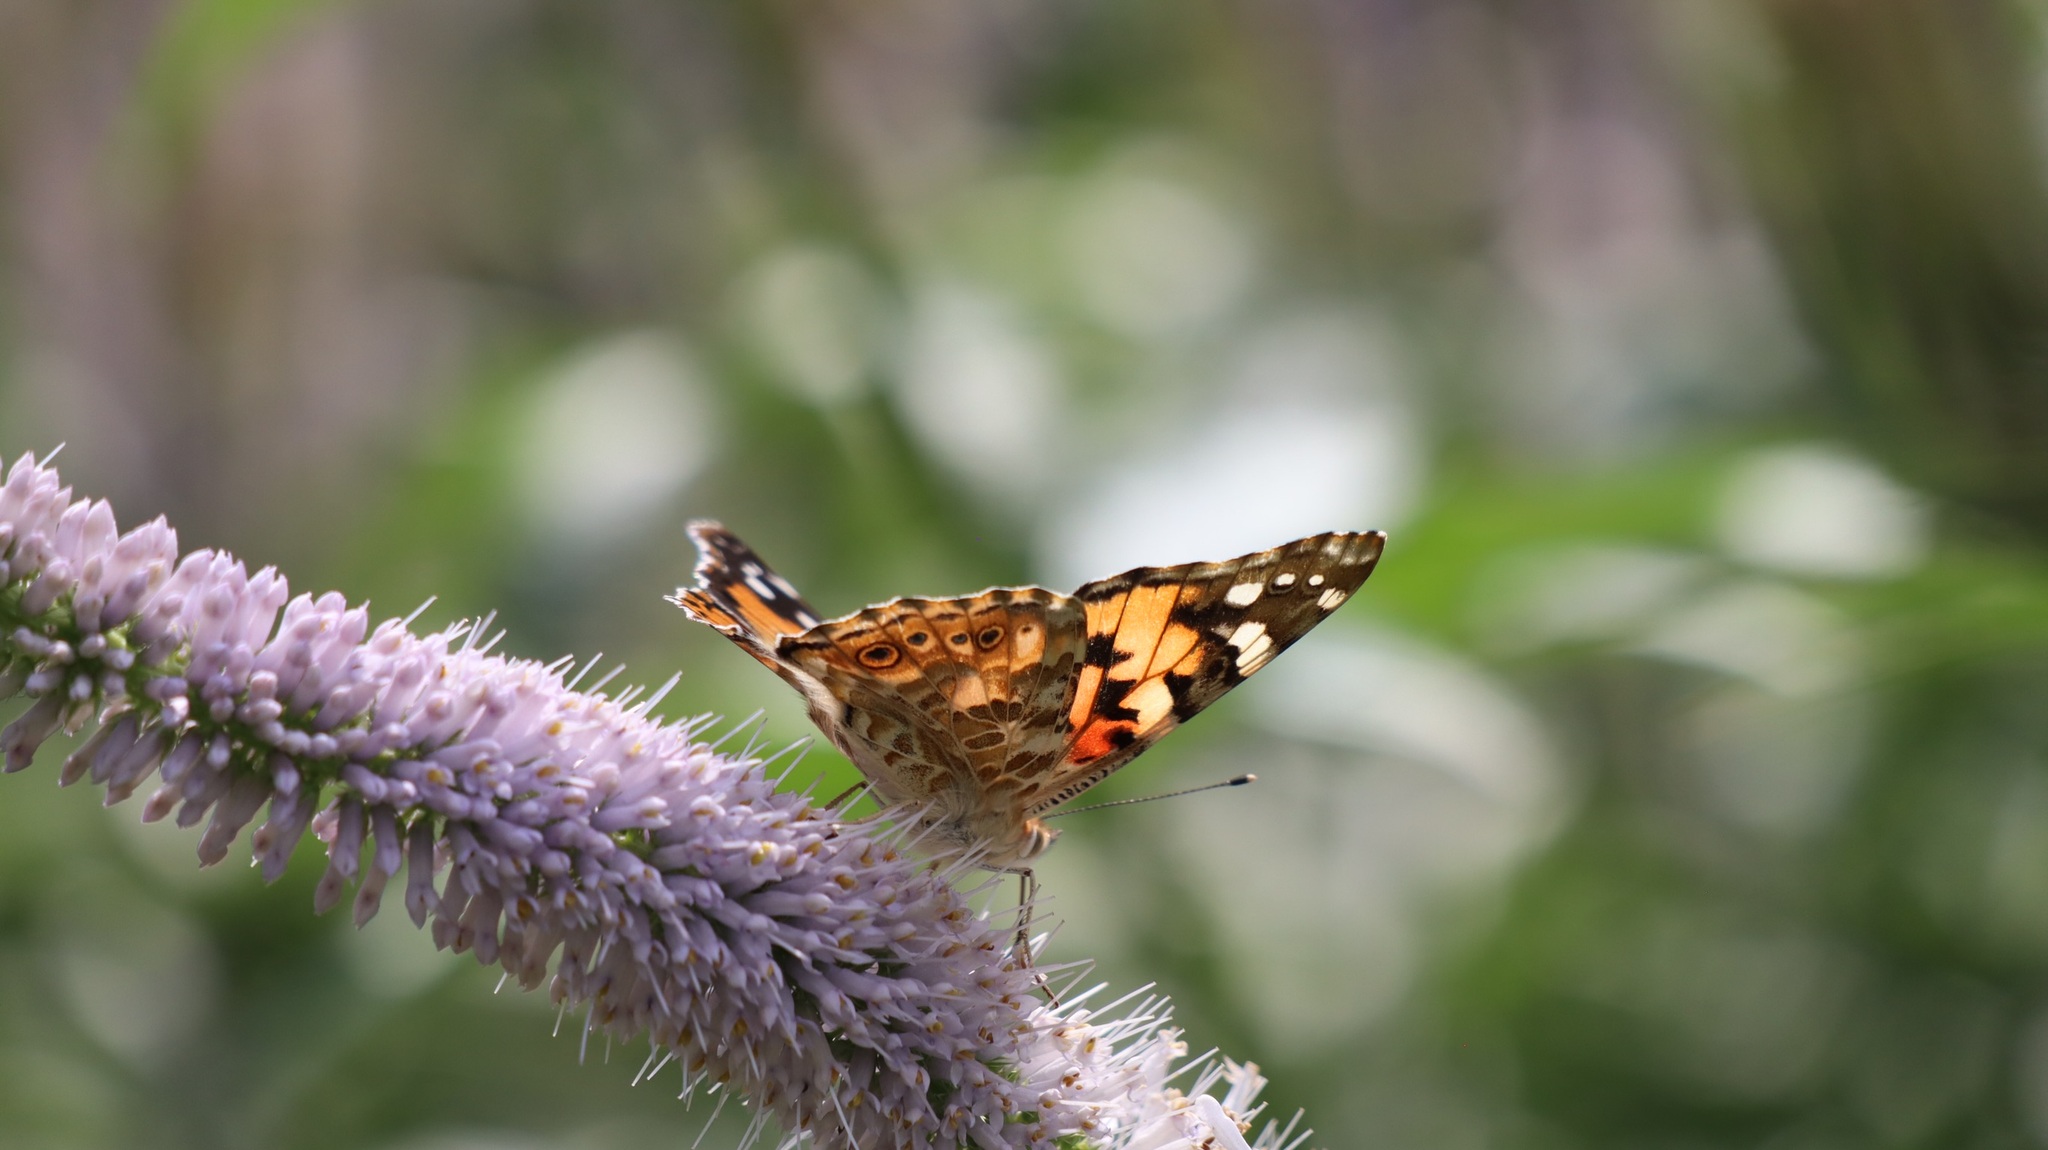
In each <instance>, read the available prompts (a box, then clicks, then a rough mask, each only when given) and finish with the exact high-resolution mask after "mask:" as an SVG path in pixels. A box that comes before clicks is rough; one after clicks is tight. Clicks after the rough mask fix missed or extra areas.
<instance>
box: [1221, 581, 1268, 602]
mask: <svg viewBox="0 0 2048 1150" xmlns="http://www.w3.org/2000/svg"><path fill="white" fill-rule="evenodd" d="M1265 591H1266V585H1265V584H1264V583H1239V584H1238V585H1237V586H1235V587H1232V588H1231V589H1230V590H1229V592H1227V593H1226V594H1225V595H1224V596H1223V601H1224V602H1225V603H1228V604H1230V605H1231V606H1232V607H1249V606H1251V605H1252V604H1254V603H1256V602H1258V601H1259V596H1260V595H1263V594H1265Z"/></svg>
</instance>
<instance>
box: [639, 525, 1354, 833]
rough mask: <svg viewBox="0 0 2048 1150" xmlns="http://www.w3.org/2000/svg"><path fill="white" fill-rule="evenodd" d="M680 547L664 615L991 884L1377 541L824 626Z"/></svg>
mask: <svg viewBox="0 0 2048 1150" xmlns="http://www.w3.org/2000/svg"><path fill="white" fill-rule="evenodd" d="M690 535H691V538H692V539H693V540H694V541H695V542H696V544H697V547H698V549H699V551H700V559H699V562H698V564H697V570H696V578H697V585H696V586H694V587H690V588H684V589H681V590H679V591H678V592H677V593H676V594H675V595H674V596H672V597H671V600H672V601H673V602H675V603H676V604H677V605H678V606H680V607H682V608H683V609H684V610H685V611H686V612H688V613H689V614H690V616H691V617H692V618H694V619H696V620H698V621H699V622H703V623H706V624H708V625H710V626H712V627H714V628H717V629H718V630H719V631H720V632H721V633H723V634H724V635H725V636H726V637H727V638H729V639H731V640H732V641H733V642H734V643H736V644H738V645H739V646H740V647H741V648H743V649H744V650H746V651H747V652H748V653H749V654H751V655H753V656H754V657H755V658H756V659H758V660H760V661H761V662H762V663H763V664H764V665H766V666H767V667H768V668H769V669H770V670H772V671H774V672H775V673H776V674H777V675H779V676H781V677H782V678H783V679H784V680H785V681H786V682H788V683H789V684H790V685H791V686H793V687H795V688H796V689H797V690H798V691H799V692H800V693H802V695H803V696H804V699H805V701H806V703H807V705H808V707H809V710H810V715H811V719H812V721H813V722H815V723H816V724H817V725H818V728H819V730H821V731H823V732H824V733H825V735H826V737H827V738H829V739H830V740H831V741H832V743H833V745H834V746H836V747H838V748H839V750H840V751H841V752H842V753H843V754H845V755H846V757H847V758H848V759H850V760H851V761H852V762H853V764H854V766H855V767H857V768H858V769H859V770H860V772H861V774H862V775H863V776H864V777H865V778H866V779H867V780H868V781H869V782H870V783H871V784H872V785H873V787H874V789H875V791H876V793H877V796H878V797H879V798H880V799H881V800H882V801H883V802H885V803H888V804H904V805H908V806H911V807H913V808H916V809H919V810H921V811H922V812H923V813H922V815H921V816H920V817H921V821H922V823H923V825H924V826H925V827H927V828H928V829H929V830H930V831H932V832H933V833H934V834H935V835H936V837H938V838H940V839H942V840H944V841H945V842H946V843H947V844H949V845H952V846H955V847H959V848H962V849H967V850H974V851H978V852H980V854H979V857H980V858H981V859H982V860H983V862H984V864H985V865H987V866H989V867H991V868H995V869H1019V868H1020V867H1021V865H1022V864H1024V863H1026V862H1028V861H1029V860H1030V859H1032V858H1034V857H1036V856H1037V855H1039V854H1041V853H1043V852H1044V851H1045V849H1046V848H1047V847H1049V846H1051V845H1052V841H1053V839H1054V838H1055V837H1056V836H1057V833H1058V832H1056V831H1054V830H1053V829H1051V828H1050V827H1047V826H1046V825H1045V823H1044V821H1043V819H1044V816H1045V815H1047V814H1049V813H1051V811H1052V810H1053V809H1054V808H1055V807H1057V806H1059V805H1060V804H1061V803H1064V802H1066V801H1068V800H1069V799H1072V798H1073V797H1075V796H1076V795H1079V794H1080V793H1081V792H1083V791H1085V790H1087V789H1088V788H1089V787H1092V786H1094V785H1095V784H1096V783H1098V782H1100V781H1101V780H1102V779H1104V778H1106V777H1108V775H1109V774H1110V773H1111V772H1113V771H1115V770H1116V769H1118V768H1119V767H1122V766H1123V765H1125V764H1126V763H1128V762H1130V761H1131V760H1132V759H1133V758H1136V757H1137V755H1138V754H1139V753H1140V752H1142V751H1143V750H1145V748H1147V747H1149V746H1151V745H1152V744H1153V743H1155V742H1157V741H1158V740H1159V739H1160V738H1161V737H1162V736H1164V735H1165V734H1166V733H1167V732H1168V731H1170V730H1172V729H1173V728H1174V727H1175V726H1178V725H1179V724H1180V723H1181V722H1183V721H1184V720H1186V719H1188V718H1190V717H1192V716H1193V715H1194V714H1195V713H1196V712H1198V711H1200V710H1201V709H1202V708H1204V707H1206V706H1208V705H1209V704H1210V703H1212V702H1214V701H1215V700H1216V699H1217V698H1219V697H1221V696H1222V695H1223V694H1224V692H1226V691H1228V690H1229V689H1230V688H1231V687H1234V686H1236V685H1237V684H1238V683H1239V682H1242V681H1243V680H1244V679H1245V678H1246V677H1247V676H1249V675H1251V674H1252V673H1253V672H1255V671H1257V670H1258V669H1259V668H1260V667H1263V666H1265V664H1266V663H1267V662H1269V661H1271V659H1272V658H1273V656H1274V655H1276V654H1278V653H1279V652H1280V651H1281V650H1283V649H1284V648H1286V647H1287V645H1288V644H1290V643H1292V642H1294V641H1295V640H1296V639H1298V638H1300V637H1301V636H1302V635H1303V634H1306V633H1307V632H1308V630H1309V629H1310V628H1312V627H1314V626H1315V625H1316V624H1317V623H1319V622H1321V621H1322V620H1323V619H1324V618H1326V617H1328V615H1329V614H1330V613H1331V612H1332V611H1334V610H1336V609H1337V607H1339V606H1340V605H1342V603H1343V602H1344V601H1345V599H1347V598H1348V597H1349V596H1350V595H1351V594H1352V593H1353V592H1354V591H1356V590H1357V589H1358V587H1359V585H1360V584H1362V583H1364V582H1365V579H1366V576H1367V575H1369V574H1371V572H1372V568H1373V565H1374V564H1375V563H1376V562H1377V561H1378V559H1379V555H1380V550H1381V548H1382V546H1383V545H1384V543H1385V540H1386V537H1385V536H1384V535H1382V534H1380V533H1379V532H1364V533H1331V534H1327V535H1316V536H1311V537H1309V538H1306V539H1300V540H1296V541H1295V542H1293V543H1289V544H1285V545H1283V546H1280V547H1276V548H1273V549H1272V550H1269V551H1260V552H1255V553H1253V554H1250V555H1245V556H1240V557H1238V558H1236V559H1230V560H1225V561H1223V562H1220V563H1195V564H1187V565H1183V566H1177V567H1140V568H1137V569H1135V570H1132V571H1127V572H1125V573H1123V574H1122V575H1116V576H1112V577H1110V578H1108V579H1102V580H1098V581H1096V582H1093V583H1089V584H1086V585H1084V586H1083V587H1081V588H1080V589H1078V590H1077V591H1075V592H1074V593H1073V594H1071V595H1063V594H1060V593H1058V592H1054V591H1048V590H1046V589H1044V588H1042V587H994V588H990V589H989V590H986V591H982V592H980V593H978V594H974V595H968V596H964V597H960V598H952V599H922V598H901V599H892V600H890V601H889V602H887V603H882V604H878V605H876V606H873V607H869V608H866V609H864V610H861V611H856V612H854V613H853V614H851V615H847V616H844V617H841V618H837V619H830V620H822V621H821V620H820V619H819V617H818V615H817V613H816V612H815V611H813V610H812V609H811V608H810V606H809V605H808V604H806V603H805V602H804V601H803V600H802V598H801V597H799V596H798V595H797V593H796V591H795V589H794V588H792V587H791V586H790V585H789V584H788V582H786V581H785V580H783V579H782V578H781V577H780V576H777V575H776V574H774V572H773V571H771V570H769V568H768V566H767V565H766V564H765V563H763V562H762V561H761V560H760V558H759V556H756V555H755V554H754V553H753V551H752V550H750V549H749V548H748V547H747V546H746V545H745V544H744V543H741V542H740V541H739V539H738V538H736V537H735V536H733V535H732V534H731V533H730V532H728V531H726V530H725V529H724V528H723V527H720V526H719V525H718V524H716V523H710V522H697V523H693V524H691V526H690Z"/></svg>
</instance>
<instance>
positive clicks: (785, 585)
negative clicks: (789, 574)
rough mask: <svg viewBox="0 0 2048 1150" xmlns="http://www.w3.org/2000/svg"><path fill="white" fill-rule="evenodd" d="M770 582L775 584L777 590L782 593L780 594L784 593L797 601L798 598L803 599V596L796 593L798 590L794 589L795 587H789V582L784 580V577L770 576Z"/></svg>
mask: <svg viewBox="0 0 2048 1150" xmlns="http://www.w3.org/2000/svg"><path fill="white" fill-rule="evenodd" d="M768 581H769V582H770V583H773V584H775V589H776V590H777V591H780V592H782V593H783V594H784V595H787V596H789V597H790V598H792V599H797V598H801V596H799V595H798V594H797V593H796V588H794V587H792V586H790V585H789V580H787V579H784V578H783V577H782V576H780V575H770V576H768Z"/></svg>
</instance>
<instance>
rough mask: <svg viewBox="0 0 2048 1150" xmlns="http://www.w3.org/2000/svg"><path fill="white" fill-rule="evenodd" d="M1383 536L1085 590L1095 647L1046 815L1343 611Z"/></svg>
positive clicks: (1048, 779) (1038, 805)
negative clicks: (1339, 610) (1320, 624)
mask: <svg viewBox="0 0 2048 1150" xmlns="http://www.w3.org/2000/svg"><path fill="white" fill-rule="evenodd" d="M1385 541H1386V537H1385V536H1384V535H1381V534H1379V533H1378V532H1367V533H1363V534H1350V533H1332V534H1327V535H1316V536H1311V537H1309V538H1307V539H1299V540H1296V541H1295V542H1293V543H1289V544H1286V545H1285V546H1282V547H1276V548H1273V549H1272V550H1270V551H1260V552H1257V553H1255V554H1251V555H1246V556H1243V557H1241V558H1237V559H1232V560H1227V561H1225V562H1222V563H1191V564H1187V565H1185V566H1180V567H1140V568H1138V569H1136V570H1134V571H1126V572H1125V573H1123V574H1122V575H1116V576H1112V577H1110V578H1108V579H1103V580H1098V581H1097V582H1094V583H1090V584H1087V585H1086V586H1084V587H1082V588H1081V589H1080V590H1079V591H1077V592H1075V598H1077V599H1079V600H1080V601H1081V602H1083V603H1084V604H1086V605H1087V613H1088V646H1087V656H1086V658H1085V659H1084V661H1083V664H1082V667H1081V671H1080V674H1079V675H1078V676H1076V681H1075V692H1074V696H1073V698H1072V700H1071V702H1070V703H1069V708H1068V721H1069V723H1070V725H1071V726H1072V728H1073V736H1072V739H1071V741H1070V743H1069V745H1068V751H1067V755H1066V757H1065V759H1064V760H1063V761H1062V762H1061V763H1060V764H1059V765H1058V766H1057V767H1056V768H1055V769H1054V770H1052V771H1050V772H1047V773H1046V774H1045V775H1044V776H1043V777H1042V778H1040V779H1038V780H1036V785H1035V786H1034V787H1033V788H1032V789H1031V791H1030V793H1029V794H1028V795H1027V798H1026V801H1027V805H1028V809H1027V813H1028V814H1031V815H1037V814H1043V813H1044V812H1046V811H1049V810H1051V809H1052V808H1053V807H1055V806H1058V805H1059V804H1060V803H1063V802H1066V801H1067V800H1069V799H1071V798H1073V797H1074V796H1076V795H1078V794H1080V793H1081V792H1083V791H1085V790H1087V789H1088V788H1089V787H1092V786H1094V785H1095V784H1096V783H1098V782H1101V781H1102V780H1103V779H1104V778H1106V777H1108V776H1109V774H1110V773H1111V772H1113V771H1115V770H1117V769H1118V768H1120V767H1122V766H1123V765H1125V764H1126V763H1128V762H1130V761H1131V760H1132V759H1134V758H1136V757H1137V756H1138V754H1139V753H1140V752H1142V751H1143V750H1144V749H1145V748H1146V747H1149V746H1151V745H1152V744H1153V743H1156V742H1158V741H1159V739H1160V738H1161V737H1163V736H1164V735H1165V734H1166V733H1167V732H1169V731H1171V730H1172V729H1173V728H1174V727H1176V726H1178V725H1180V724H1181V723H1182V722H1184V721H1186V720H1187V719H1189V718H1191V717H1193V716H1194V715H1195V714H1196V713H1197V712H1199V711H1201V710H1202V709H1203V708H1204V707H1207V706H1208V705H1209V704H1211V703H1213V702H1215V701H1216V700H1217V699H1219V698H1221V697H1222V696H1223V695H1224V693H1225V692H1227V691H1229V690H1230V689H1231V688H1232V687H1235V686H1236V685H1237V684H1239V683H1241V682H1243V681H1244V680H1245V679H1246V678H1248V677H1249V676H1251V675H1252V674H1253V673H1254V672H1256V671H1258V670H1259V668H1261V667H1264V666H1265V665H1266V664H1267V663H1269V662H1271V661H1272V659H1273V656H1275V655H1277V654H1279V653H1280V652H1281V651H1283V650H1285V649H1286V648H1287V647H1288V646H1289V645H1290V644H1292V643H1293V642H1294V641H1295V640H1297V639H1299V638H1301V637H1302V636H1303V635H1305V634H1307V633H1308V632H1309V630H1310V629H1312V628H1313V627H1315V625H1316V624H1318V623H1320V622H1322V621H1323V620H1324V619H1326V618H1328V617H1329V615H1330V612H1332V611H1334V610H1336V609H1337V608H1338V607H1340V606H1342V605H1343V603H1344V601H1345V600H1346V599H1348V598H1349V597H1350V596H1351V594H1352V593H1353V592H1355V591H1357V590H1358V588H1359V586H1360V585H1361V584H1363V583H1364V582H1365V580H1366V576H1368V575H1370V574H1371V573H1372V568H1373V565H1374V564H1375V563H1377V562H1378V561H1379V556H1380V550H1381V547H1382V546H1383V545H1384V543H1385Z"/></svg>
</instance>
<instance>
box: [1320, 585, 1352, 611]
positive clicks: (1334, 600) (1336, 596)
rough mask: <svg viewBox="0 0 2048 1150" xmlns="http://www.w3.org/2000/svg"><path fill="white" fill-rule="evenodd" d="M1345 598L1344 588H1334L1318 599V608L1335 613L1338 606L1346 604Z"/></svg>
mask: <svg viewBox="0 0 2048 1150" xmlns="http://www.w3.org/2000/svg"><path fill="white" fill-rule="evenodd" d="M1345 598H1346V596H1345V594H1344V590H1343V588H1341V587H1332V588H1330V589H1329V590H1328V591H1325V592H1323V593H1322V594H1321V595H1320V596H1318V597H1317V598H1316V606H1318V607H1321V608H1322V609H1323V610H1325V611H1335V610H1336V609H1337V607H1338V605H1339V604H1341V603H1343V602H1344V600H1345Z"/></svg>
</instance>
